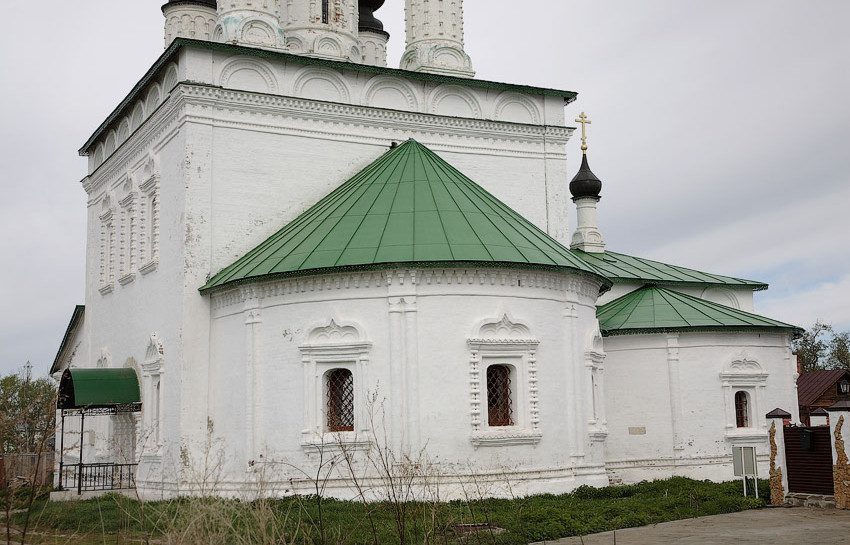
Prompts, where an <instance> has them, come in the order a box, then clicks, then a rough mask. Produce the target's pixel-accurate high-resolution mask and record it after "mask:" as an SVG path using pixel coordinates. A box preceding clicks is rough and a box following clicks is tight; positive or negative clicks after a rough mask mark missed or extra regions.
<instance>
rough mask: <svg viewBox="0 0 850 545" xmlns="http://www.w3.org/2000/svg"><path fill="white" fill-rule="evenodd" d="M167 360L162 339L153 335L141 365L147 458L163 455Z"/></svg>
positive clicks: (144, 453) (144, 440)
mask: <svg viewBox="0 0 850 545" xmlns="http://www.w3.org/2000/svg"><path fill="white" fill-rule="evenodd" d="M164 360H165V350H164V347H163V344H162V339H160V338H159V336H158V335H157V334H156V332H154V333H151V336H150V339H149V340H148V348H147V351H146V353H145V361H144V363H142V365H141V370H142V394H143V395H144V398H143V403H142V413H143V418H144V426H143V429H144V436H143V437H142V440H143V443H144V444H143V445H142V453H143V455H146V456H161V455H162V431H161V428H162V426H161V423H162V407H163V397H162V387H163V380H162V375H164V374H165V371H164V370H163V368H162V365H163V363H164Z"/></svg>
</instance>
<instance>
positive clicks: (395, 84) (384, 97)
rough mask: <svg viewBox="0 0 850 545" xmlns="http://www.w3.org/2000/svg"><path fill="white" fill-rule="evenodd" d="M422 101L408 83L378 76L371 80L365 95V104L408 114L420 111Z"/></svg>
mask: <svg viewBox="0 0 850 545" xmlns="http://www.w3.org/2000/svg"><path fill="white" fill-rule="evenodd" d="M419 103H420V99H419V98H418V97H417V93H416V91H415V90H414V89H413V87H412V86H411V85H410V84H408V83H407V82H404V81H400V80H398V79H397V78H388V77H383V76H378V77H375V78H372V79H371V80H369V83H368V84H367V85H366V89H365V91H364V93H363V104H364V105H366V106H372V107H374V108H387V109H390V110H402V111H406V112H417V111H419Z"/></svg>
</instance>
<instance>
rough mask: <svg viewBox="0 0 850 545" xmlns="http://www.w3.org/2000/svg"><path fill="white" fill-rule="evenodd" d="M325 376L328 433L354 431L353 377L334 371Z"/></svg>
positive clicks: (346, 372)
mask: <svg viewBox="0 0 850 545" xmlns="http://www.w3.org/2000/svg"><path fill="white" fill-rule="evenodd" d="M326 376H327V391H328V423H327V424H328V431H354V376H353V375H352V374H351V371H349V370H348V369H334V370H332V371H329V372H328V374H327V375H326Z"/></svg>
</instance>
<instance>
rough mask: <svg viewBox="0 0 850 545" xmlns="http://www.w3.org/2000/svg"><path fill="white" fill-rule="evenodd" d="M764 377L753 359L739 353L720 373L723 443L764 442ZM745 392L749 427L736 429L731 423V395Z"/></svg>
mask: <svg viewBox="0 0 850 545" xmlns="http://www.w3.org/2000/svg"><path fill="white" fill-rule="evenodd" d="M767 376H768V374H767V373H765V372H764V370H763V368H762V366H761V365H759V363H758V362H757V361H755V360H751V359H749V357H748V356H747V354H746V353H742V354H741V355H739V356H738V357H736V358H735V359H734V360H733V361H731V362H730V363H729V364H728V365H727V366H726V367H725V368H724V370H723V371H722V372H721V373H720V380H721V383H722V386H723V394H724V405H725V407H726V440H727V441H734V442H742V441H743V442H746V441H764V440H766V439H767V436H768V432H767V419H766V418H765V416H764V414H765V412H766V411H765V410H764V390H765V388H766V386H767ZM740 391H743V392H746V393H747V396H748V398H749V399H748V401H749V413H750V422H749V424H750V425H749V427H746V428H738V427H737V426H736V422H735V414H736V413H735V393H736V392H740Z"/></svg>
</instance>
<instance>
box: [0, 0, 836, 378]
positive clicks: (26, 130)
mask: <svg viewBox="0 0 850 545" xmlns="http://www.w3.org/2000/svg"><path fill="white" fill-rule="evenodd" d="M163 2H164V0H153V1H144V2H142V1H132V2H130V1H115V0H79V1H77V2H53V3H51V6H50V9H45V7H44V5H43V3H40V2H27V1H15V2H5V3H4V17H5V19H6V21H7V23H8V24H6V25H5V28H4V31H3V32H2V33H0V61H2V67H3V74H2V76H0V99H2V100H0V154H2V167H3V171H2V174H0V182H1V183H2V190H3V191H2V195H3V198H2V200H0V233H2V236H0V259H2V267H0V306H1V308H2V313H0V373H5V372H8V371H11V370H14V369H16V368H19V367H21V366H22V365H23V364H24V363H25V362H26V361H27V360H31V361H32V363H33V364H34V366H35V372H36V373H39V374H41V373H45V372H46V371H47V369H48V368H49V366H50V364H51V363H52V361H53V358H54V356H55V354H56V350H57V348H58V346H59V343H60V341H61V339H62V335H63V333H64V330H65V327H66V325H67V323H68V320H69V319H70V317H71V313H72V311H73V308H74V305H75V304H82V303H83V302H84V297H85V294H84V280H83V279H84V268H85V256H84V251H85V229H86V225H85V193H84V191H83V189H82V187H81V186H80V183H79V181H80V180H81V179H82V178H83V177H84V176H85V174H86V172H85V168H86V161H85V159H83V158H81V157H79V156H78V155H77V149H78V148H79V147H80V146H81V145H82V144H83V142H85V140H86V139H87V138H88V136H89V135H90V134H91V133H92V132H93V131H94V129H95V128H97V126H98V125H99V124H100V122H101V121H102V120H103V119H104V118H105V117H106V115H108V114H109V113H110V112H111V111H112V109H113V108H114V107H115V106H116V105H117V104H118V102H119V101H120V100H121V99H122V98H123V97H124V96H125V95H126V94H127V92H129V90H130V89H131V88H132V86H133V85H134V84H135V83H136V81H138V79H139V78H140V77H141V76H142V75H143V74H144V73H145V71H146V70H147V69H148V68H149V66H150V65H151V64H152V63H153V61H154V60H156V58H157V57H158V56H159V55H160V54H161V53H162V50H163V32H162V27H163V19H162V14H161V12H160V9H159V7H160V5H161V4H162V3H163ZM403 5H404V2H403V1H402V0H388V1H387V5H385V6H384V7H383V8H382V9H381V10H379V11H378V12H377V16H378V17H379V18H380V19H381V20H382V21H383V22H384V24H385V28H386V29H387V30H388V31H389V32H390V33H391V34H392V38H391V42H390V66H397V65H398V59H399V57H400V56H401V53H402V51H403V48H404V14H403ZM464 8H465V13H466V18H465V21H466V47H467V52H468V53H469V54H470V56H471V57H472V61H473V64H474V67H475V69H476V71H477V73H478V74H477V77H479V78H481V79H488V80H496V81H504V82H511V83H524V84H531V85H539V86H544V87H554V88H560V89H567V90H571V91H577V92H578V93H579V98H578V100H577V101H576V102H575V103H573V104H572V105H570V106H569V107H568V109H567V115H568V118H569V119H574V118H575V117H576V116H578V114H579V113H580V112H581V111H582V110H584V111H586V112H587V114H588V116H589V117H590V118H591V120H592V122H593V123H592V125H591V126H590V127H589V130H590V133H589V138H590V140H589V145H590V151H589V154H590V155H589V158H590V161H591V165H592V167H593V170H594V172H595V173H596V174H597V175H598V176H599V177H600V178H602V180H603V184H604V185H603V191H602V195H603V198H602V201H601V203H600V208H599V222H600V227H601V230H602V233H603V235H604V236H605V239H606V241H607V243H608V249H610V250H614V251H620V252H624V253H628V254H632V255H639V256H642V257H649V258H653V259H658V260H661V261H665V262H669V263H675V264H677V265H684V266H688V267H693V268H696V269H701V270H705V271H709V272H716V273H720V274H727V275H731V276H740V277H744V278H750V279H755V280H760V281H764V282H768V283H770V284H771V288H770V290H769V291H767V292H761V293H759V294H757V295H756V310H757V312H759V313H760V314H764V315H767V316H770V317H773V318H777V319H780V320H783V321H786V322H791V323H794V324H797V325H800V326H803V327H809V326H811V325H812V323H814V321H815V320H817V319H820V320H822V321H826V322H830V323H833V324H834V325H835V326H837V327H839V328H841V329H850V106H848V101H850V69H848V64H850V61H848V59H850V32H848V30H847V24H848V22H850V2H848V1H847V0H809V1H806V2H801V1H799V0H794V1H791V0H749V1H748V0H711V1H709V0H704V1H696V0H694V1H688V2H683V1H681V0H653V1H649V0H617V1H613V0H606V1H604V2H600V1H598V0H581V1H577V0H525V1H523V2H516V1H515V0H466V2H465V5H464ZM579 146H580V142H579V139H578V138H575V139H574V140H573V141H571V142H570V144H569V149H568V152H569V153H570V166H569V168H570V172H571V173H572V172H574V171H575V169H577V167H578V162H577V159H578V158H579V154H580V152H579ZM567 182H568V180H564V183H567ZM573 221H574V218H573Z"/></svg>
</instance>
